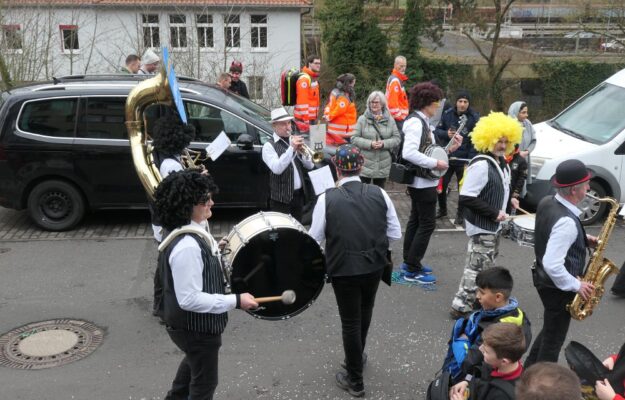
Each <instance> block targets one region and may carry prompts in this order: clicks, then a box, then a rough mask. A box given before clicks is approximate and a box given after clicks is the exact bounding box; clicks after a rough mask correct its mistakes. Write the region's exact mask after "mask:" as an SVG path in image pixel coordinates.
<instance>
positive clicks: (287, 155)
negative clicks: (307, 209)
mask: <svg viewBox="0 0 625 400" xmlns="http://www.w3.org/2000/svg"><path fill="white" fill-rule="evenodd" d="M273 140H274V142H278V141H279V140H283V141H285V142H286V144H287V145H289V143H288V140H285V139H283V138H281V137H280V136H278V135H277V134H276V133H275V132H274V134H273ZM295 157H298V158H299V159H300V160H301V161H302V164H303V165H304V168H306V169H313V167H314V166H315V165H314V164H313V162H312V159H310V158H309V157H302V155H301V154H299V153H296V152H295V150H294V149H293V147H292V146H291V145H289V147H288V148H287V149H286V151H285V152H284V153H282V155H281V156H280V157H278V153H276V149H274V148H273V145H272V144H271V143H270V142H267V143H265V144H264V145H263V161H264V162H265V164H267V166H268V167H269V169H270V170H271V172H273V173H274V174H276V175H281V174H282V173H283V172H284V170H285V169H287V167H288V166H289V164H291V165H293V189H295V190H297V189H301V188H302V180H301V179H300V177H299V174H298V173H297V167H296V166H295Z"/></svg>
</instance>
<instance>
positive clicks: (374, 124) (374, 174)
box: [352, 91, 400, 188]
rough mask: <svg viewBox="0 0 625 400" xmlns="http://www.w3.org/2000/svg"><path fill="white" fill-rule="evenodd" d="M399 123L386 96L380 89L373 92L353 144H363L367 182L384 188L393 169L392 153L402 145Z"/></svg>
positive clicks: (359, 118)
mask: <svg viewBox="0 0 625 400" xmlns="http://www.w3.org/2000/svg"><path fill="white" fill-rule="evenodd" d="M399 142H400V136H399V131H398V130H397V124H395V122H394V120H393V119H392V118H391V113H390V111H389V109H388V106H387V104H386V97H385V96H384V94H383V93H382V92H380V91H375V92H372V93H371V94H370V95H369V98H368V99H367V109H366V111H365V112H364V114H362V115H361V116H360V117H358V122H357V123H356V129H355V130H354V136H352V144H354V145H356V146H358V147H359V148H360V151H361V154H362V155H363V156H364V158H365V164H364V166H363V168H362V172H361V174H360V180H361V181H363V182H364V183H373V184H374V185H377V186H379V187H381V188H384V183H385V182H386V178H388V174H389V173H390V171H391V162H392V160H393V158H392V154H393V153H394V152H395V151H396V150H397V148H398V147H399Z"/></svg>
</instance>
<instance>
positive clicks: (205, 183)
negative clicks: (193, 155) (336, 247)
mask: <svg viewBox="0 0 625 400" xmlns="http://www.w3.org/2000/svg"><path fill="white" fill-rule="evenodd" d="M218 191H219V189H218V188H217V185H215V181H214V180H213V178H212V177H211V176H210V175H207V174H202V173H200V172H199V171H197V170H191V169H186V170H183V171H177V172H172V173H171V174H169V175H168V176H167V178H165V179H163V181H162V182H161V183H160V184H159V185H158V187H157V188H156V192H154V204H155V206H156V212H157V214H158V216H159V218H160V220H161V224H162V226H163V227H165V229H167V230H168V231H172V230H174V229H176V228H179V227H181V226H183V225H187V224H189V223H190V222H191V215H192V213H193V206H195V205H197V204H201V203H202V202H206V201H207V195H208V194H211V195H214V194H217V192H218Z"/></svg>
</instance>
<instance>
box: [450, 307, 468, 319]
mask: <svg viewBox="0 0 625 400" xmlns="http://www.w3.org/2000/svg"><path fill="white" fill-rule="evenodd" d="M470 314H471V311H458V310H456V309H455V308H452V309H451V310H449V316H450V317H451V318H452V319H453V320H454V321H455V320H457V319H458V318H466V317H467V316H469V315H470Z"/></svg>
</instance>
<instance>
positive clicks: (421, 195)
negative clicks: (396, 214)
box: [403, 186, 436, 268]
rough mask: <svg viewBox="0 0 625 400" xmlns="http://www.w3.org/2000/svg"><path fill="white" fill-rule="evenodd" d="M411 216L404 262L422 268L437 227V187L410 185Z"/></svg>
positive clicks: (408, 224) (407, 226)
mask: <svg viewBox="0 0 625 400" xmlns="http://www.w3.org/2000/svg"><path fill="white" fill-rule="evenodd" d="M408 195H410V204H411V206H410V217H409V218H408V223H407V224H406V235H405V236H404V254H403V256H404V262H405V263H406V264H408V265H409V266H413V267H416V268H420V267H421V266H422V265H421V260H422V259H423V256H424V255H425V251H426V250H427V248H428V244H429V243H430V237H431V236H432V232H434V229H435V228H436V187H430V188H424V189H415V188H413V187H410V186H409V187H408Z"/></svg>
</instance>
